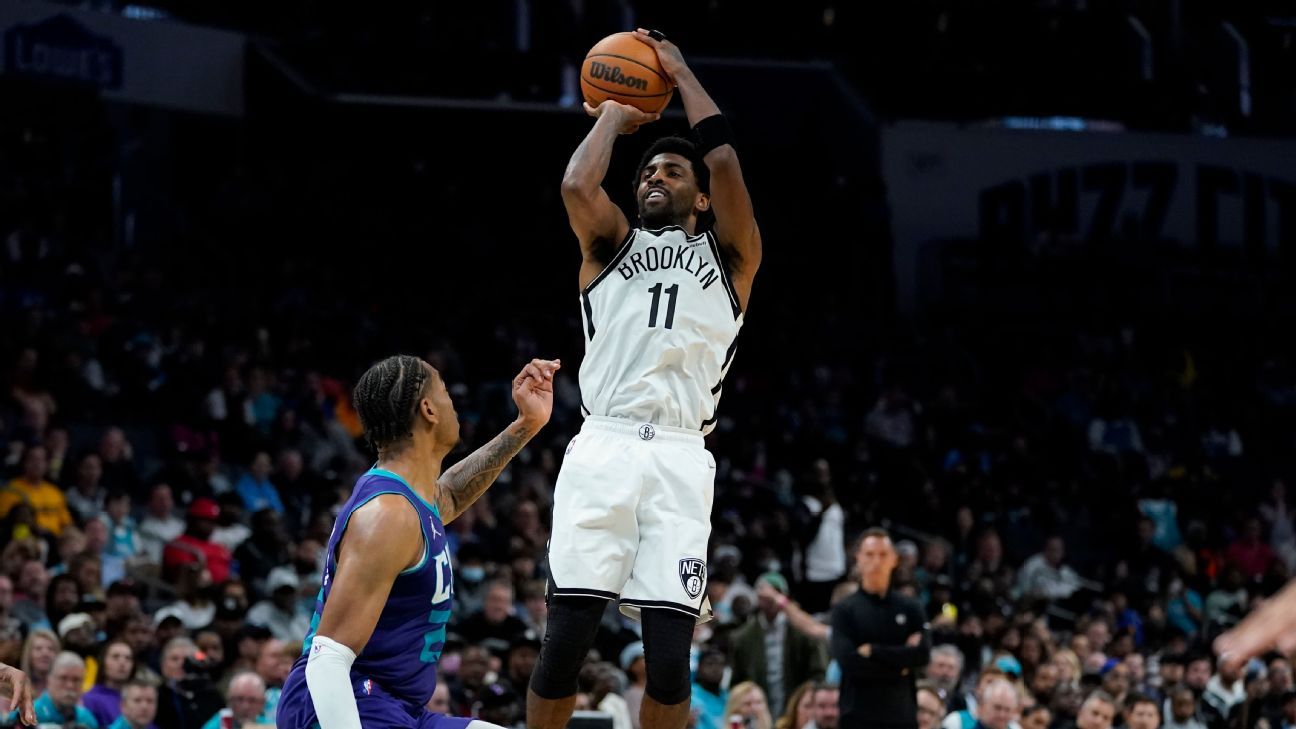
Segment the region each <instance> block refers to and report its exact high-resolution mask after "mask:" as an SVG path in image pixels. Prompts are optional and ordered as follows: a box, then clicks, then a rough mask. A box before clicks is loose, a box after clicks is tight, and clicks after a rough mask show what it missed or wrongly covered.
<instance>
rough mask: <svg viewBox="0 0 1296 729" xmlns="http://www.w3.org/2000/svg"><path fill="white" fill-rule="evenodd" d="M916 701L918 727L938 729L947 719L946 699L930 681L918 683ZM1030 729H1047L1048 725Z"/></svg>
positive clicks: (919, 728) (921, 728) (920, 728)
mask: <svg viewBox="0 0 1296 729" xmlns="http://www.w3.org/2000/svg"><path fill="white" fill-rule="evenodd" d="M916 703H917V704H918V712H917V716H918V729H938V727H940V725H941V722H942V721H944V720H945V699H944V698H943V697H942V696H941V695H940V693H939V691H938V690H937V689H936V687H935V686H933V685H931V684H930V683H920V684H918V695H917V700H916ZM1029 729H1047V725H1045V726H1044V727H1030V728H1029Z"/></svg>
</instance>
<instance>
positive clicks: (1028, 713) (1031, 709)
mask: <svg viewBox="0 0 1296 729" xmlns="http://www.w3.org/2000/svg"><path fill="white" fill-rule="evenodd" d="M1019 724H1021V729H1049V727H1050V726H1052V725H1053V712H1052V711H1050V710H1049V707H1048V704H1045V703H1037V704H1035V705H1033V706H1028V707H1026V708H1025V709H1022V713H1021V721H1020V722H1019ZM1130 729H1134V728H1133V727H1130Z"/></svg>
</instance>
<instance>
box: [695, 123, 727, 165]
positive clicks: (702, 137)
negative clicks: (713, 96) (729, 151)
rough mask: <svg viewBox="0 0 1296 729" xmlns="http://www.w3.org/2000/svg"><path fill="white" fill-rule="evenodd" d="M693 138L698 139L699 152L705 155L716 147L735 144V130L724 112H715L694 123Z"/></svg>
mask: <svg viewBox="0 0 1296 729" xmlns="http://www.w3.org/2000/svg"><path fill="white" fill-rule="evenodd" d="M693 138H694V139H695V140H696V141H697V145H698V154H700V155H701V156H703V157H705V156H707V153H708V152H710V151H711V150H713V149H715V148H716V147H722V146H724V145H726V144H728V145H731V146H733V143H734V136H733V130H732V129H730V128H729V122H728V121H726V120H725V118H724V114H713V115H711V116H709V117H707V118H705V119H703V120H702V121H700V122H698V123H697V124H694V125H693Z"/></svg>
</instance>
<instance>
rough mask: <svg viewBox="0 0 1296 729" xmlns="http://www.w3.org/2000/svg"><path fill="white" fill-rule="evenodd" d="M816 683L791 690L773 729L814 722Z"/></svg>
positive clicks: (802, 726) (801, 728) (791, 728)
mask: <svg viewBox="0 0 1296 729" xmlns="http://www.w3.org/2000/svg"><path fill="white" fill-rule="evenodd" d="M818 685H819V684H818V682H816V681H806V682H805V683H803V684H801V685H800V686H797V687H796V688H795V689H793V690H792V694H791V695H789V696H788V700H787V708H785V709H784V710H783V715H782V716H780V717H779V718H778V719H775V720H774V729H805V726H806V725H807V724H809V723H811V722H813V721H814V709H815V705H814V699H815V687H816V686H818ZM921 729H933V728H932V727H922V728H921Z"/></svg>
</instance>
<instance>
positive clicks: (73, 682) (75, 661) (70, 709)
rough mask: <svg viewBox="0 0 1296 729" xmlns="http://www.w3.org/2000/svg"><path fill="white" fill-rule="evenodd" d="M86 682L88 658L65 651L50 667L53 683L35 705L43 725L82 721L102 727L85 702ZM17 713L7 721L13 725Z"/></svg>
mask: <svg viewBox="0 0 1296 729" xmlns="http://www.w3.org/2000/svg"><path fill="white" fill-rule="evenodd" d="M84 682H85V661H83V660H81V656H78V655H77V654H75V653H68V652H66V651H64V652H63V653H60V654H58V656H57V657H56V658H55V659H54V666H53V668H51V669H50V674H49V686H48V687H47V688H46V689H45V691H44V693H42V694H41V695H40V696H39V697H37V699H36V701H35V703H34V704H33V705H32V708H34V709H35V710H36V721H37V723H39V724H59V725H63V724H80V725H83V726H86V727H89V728H90V729H98V728H99V723H98V722H97V721H95V718H94V715H93V714H91V713H90V712H89V711H87V710H86V708H85V707H84V706H82V705H81V691H82V684H83V683H84ZM15 719H16V712H10V714H9V716H8V718H7V720H6V721H7V722H9V723H10V724H12V723H13V722H14V720H15Z"/></svg>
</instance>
